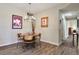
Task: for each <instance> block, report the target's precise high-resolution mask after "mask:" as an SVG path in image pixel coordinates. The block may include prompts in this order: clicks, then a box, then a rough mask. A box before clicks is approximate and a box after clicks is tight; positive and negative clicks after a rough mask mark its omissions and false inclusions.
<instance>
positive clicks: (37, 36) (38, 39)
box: [35, 33, 41, 47]
mask: <svg viewBox="0 0 79 59" xmlns="http://www.w3.org/2000/svg"><path fill="white" fill-rule="evenodd" d="M40 39H41V33H39V34H38V35H36V36H35V40H36V43H37V45H40V47H41V40H40Z"/></svg>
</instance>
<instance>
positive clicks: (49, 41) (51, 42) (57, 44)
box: [41, 40, 59, 46]
mask: <svg viewBox="0 0 79 59" xmlns="http://www.w3.org/2000/svg"><path fill="white" fill-rule="evenodd" d="M41 41H42V42H46V43H50V44H53V45H56V46H59V44H57V43H54V42H51V41H45V40H41Z"/></svg>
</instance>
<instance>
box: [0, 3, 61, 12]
mask: <svg viewBox="0 0 79 59" xmlns="http://www.w3.org/2000/svg"><path fill="white" fill-rule="evenodd" d="M59 5H61V4H60V3H32V4H31V8H30V9H31V12H32V13H38V12H41V11H43V10H45V9H48V8H51V7H55V6H59ZM0 7H13V8H18V9H20V10H23V11H24V12H27V11H28V10H29V4H28V3H2V4H1V3H0Z"/></svg>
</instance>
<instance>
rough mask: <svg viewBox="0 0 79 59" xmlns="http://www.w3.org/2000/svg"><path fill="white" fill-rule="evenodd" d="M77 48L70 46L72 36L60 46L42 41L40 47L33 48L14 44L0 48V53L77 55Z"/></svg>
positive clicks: (78, 50)
mask: <svg viewBox="0 0 79 59" xmlns="http://www.w3.org/2000/svg"><path fill="white" fill-rule="evenodd" d="M78 54H79V49H78V48H76V47H73V46H72V37H70V38H68V39H67V40H66V41H65V42H64V43H63V44H62V45H61V46H59V47H58V46H55V45H52V44H49V43H45V42H42V43H41V47H40V46H36V47H35V48H25V49H22V47H19V48H17V46H16V44H15V45H10V46H6V47H1V48H0V55H78Z"/></svg>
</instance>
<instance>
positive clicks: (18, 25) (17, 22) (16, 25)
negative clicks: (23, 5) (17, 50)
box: [12, 15, 22, 29]
mask: <svg viewBox="0 0 79 59" xmlns="http://www.w3.org/2000/svg"><path fill="white" fill-rule="evenodd" d="M12 29H22V16H18V15H12Z"/></svg>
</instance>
